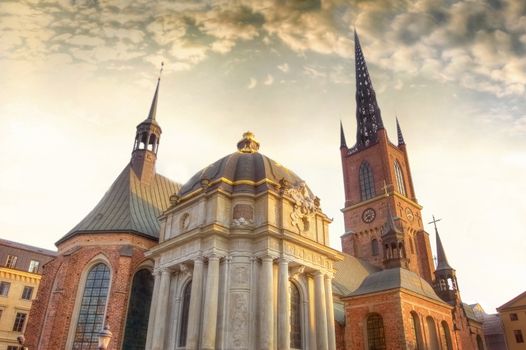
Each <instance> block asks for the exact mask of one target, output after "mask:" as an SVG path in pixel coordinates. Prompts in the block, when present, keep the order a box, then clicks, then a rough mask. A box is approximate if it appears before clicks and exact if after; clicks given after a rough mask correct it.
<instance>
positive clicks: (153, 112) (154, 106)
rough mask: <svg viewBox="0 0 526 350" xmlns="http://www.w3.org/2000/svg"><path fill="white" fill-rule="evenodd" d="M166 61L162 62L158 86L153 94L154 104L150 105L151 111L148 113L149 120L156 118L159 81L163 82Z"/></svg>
mask: <svg viewBox="0 0 526 350" xmlns="http://www.w3.org/2000/svg"><path fill="white" fill-rule="evenodd" d="M163 69H164V62H161V69H160V70H159V76H158V78H157V87H156V88H155V94H154V95H153V100H152V106H151V107H150V113H148V118H147V119H149V120H155V117H156V115H157V98H158V96H159V83H160V82H161V74H162V73H163Z"/></svg>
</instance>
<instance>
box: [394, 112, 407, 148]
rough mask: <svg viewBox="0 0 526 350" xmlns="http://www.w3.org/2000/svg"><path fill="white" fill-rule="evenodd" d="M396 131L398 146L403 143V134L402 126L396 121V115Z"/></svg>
mask: <svg viewBox="0 0 526 350" xmlns="http://www.w3.org/2000/svg"><path fill="white" fill-rule="evenodd" d="M396 133H397V134H398V146H401V145H405V141H404V135H403V134H402V128H401V127H400V123H399V122H398V117H397V118H396Z"/></svg>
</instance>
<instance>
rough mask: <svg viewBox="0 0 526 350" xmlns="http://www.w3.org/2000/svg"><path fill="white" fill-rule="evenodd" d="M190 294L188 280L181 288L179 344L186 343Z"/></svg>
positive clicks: (190, 287)
mask: <svg viewBox="0 0 526 350" xmlns="http://www.w3.org/2000/svg"><path fill="white" fill-rule="evenodd" d="M191 295H192V281H190V282H188V283H187V284H186V286H185V287H184V290H183V303H182V307H181V322H180V323H179V346H185V345H186V333H187V331H188V313H189V311H190V296H191Z"/></svg>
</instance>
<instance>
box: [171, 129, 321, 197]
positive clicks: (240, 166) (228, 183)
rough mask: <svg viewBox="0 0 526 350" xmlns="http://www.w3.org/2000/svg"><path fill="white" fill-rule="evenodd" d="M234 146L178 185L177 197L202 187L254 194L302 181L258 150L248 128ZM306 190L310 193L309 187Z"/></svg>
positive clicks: (257, 143)
mask: <svg viewBox="0 0 526 350" xmlns="http://www.w3.org/2000/svg"><path fill="white" fill-rule="evenodd" d="M237 149H238V150H237V152H234V153H232V154H229V155H227V156H226V157H223V158H221V159H219V160H218V161H216V162H214V163H212V164H211V165H209V166H207V167H206V168H204V169H202V170H200V171H199V172H197V173H196V174H195V175H194V176H192V178H191V179H190V180H189V181H188V182H187V183H185V184H184V185H183V186H182V187H181V190H180V191H179V193H178V197H179V199H181V200H182V199H185V198H187V197H191V196H193V195H194V194H197V193H199V192H200V191H202V190H203V189H205V188H206V189H207V190H211V189H216V188H220V189H222V190H224V191H226V192H228V193H243V192H245V193H253V194H258V193H261V192H264V191H266V190H268V189H274V190H277V189H279V188H280V187H287V186H299V185H304V181H303V180H302V179H301V178H300V177H299V176H298V175H296V174H295V173H294V172H292V171H291V170H289V169H287V168H286V167H284V166H283V165H281V164H279V163H278V162H276V161H274V160H272V159H270V158H268V157H267V156H265V155H263V154H261V153H259V142H257V141H256V139H255V137H254V134H253V133H251V132H250V131H247V132H246V133H244V134H243V138H242V139H241V141H239V142H238V144H237ZM305 188H306V186H305ZM307 191H308V192H309V194H311V192H310V190H308V189H307Z"/></svg>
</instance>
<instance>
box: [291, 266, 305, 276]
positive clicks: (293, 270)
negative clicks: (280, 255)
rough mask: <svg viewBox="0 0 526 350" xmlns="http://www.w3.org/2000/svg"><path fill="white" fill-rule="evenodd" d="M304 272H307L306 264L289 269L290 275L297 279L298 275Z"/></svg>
mask: <svg viewBox="0 0 526 350" xmlns="http://www.w3.org/2000/svg"><path fill="white" fill-rule="evenodd" d="M303 272H305V266H304V265H299V266H295V267H293V268H291V269H290V271H289V275H290V277H291V278H294V279H297V278H298V276H299V275H301V274H302V273H303Z"/></svg>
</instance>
